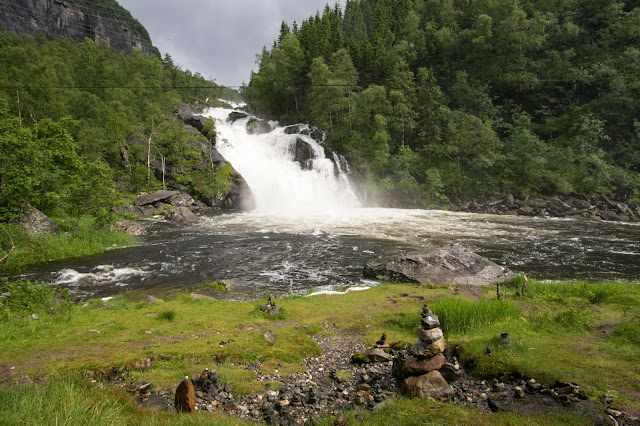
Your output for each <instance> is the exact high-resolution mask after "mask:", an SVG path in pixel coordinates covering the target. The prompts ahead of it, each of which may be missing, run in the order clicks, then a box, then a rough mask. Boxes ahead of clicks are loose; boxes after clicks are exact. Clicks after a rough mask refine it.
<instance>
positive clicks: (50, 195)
mask: <svg viewBox="0 0 640 426" xmlns="http://www.w3.org/2000/svg"><path fill="white" fill-rule="evenodd" d="M0 57H2V58H3V59H2V61H0V152H2V155H0V227H1V228H2V229H1V231H2V232H1V234H2V235H1V236H0V250H1V252H2V254H3V255H4V254H6V253H8V252H9V250H10V249H11V247H12V243H11V238H13V240H14V241H13V243H14V245H15V246H16V250H15V252H14V253H12V255H11V256H10V257H9V258H8V259H7V261H6V262H4V263H2V264H0V273H2V274H12V273H16V272H20V271H21V270H23V269H24V268H25V267H26V266H28V265H32V264H35V263H39V262H43V261H50V260H56V259H60V258H65V257H71V256H80V255H87V254H92V253H97V252H101V251H102V250H104V249H105V248H109V247H112V246H114V245H117V246H120V245H127V244H132V242H133V240H132V239H131V238H129V237H124V236H119V235H117V233H115V232H110V231H107V230H105V229H103V228H104V227H105V225H109V224H111V223H113V222H114V221H116V220H117V219H119V217H118V215H116V214H114V211H113V210H112V207H114V206H117V205H120V204H125V203H127V202H130V201H131V200H132V199H133V197H134V196H135V194H138V193H139V192H140V191H153V190H156V189H160V188H162V187H164V186H166V185H167V184H168V183H169V182H165V180H164V178H165V174H166V177H167V180H168V179H169V178H171V183H172V184H178V185H181V187H182V188H184V190H185V191H189V192H191V193H192V194H193V195H194V196H195V197H196V199H200V200H205V201H206V200H207V199H211V198H214V197H216V196H217V195H218V193H219V192H221V191H222V192H224V191H225V190H228V180H229V174H228V173H226V172H225V173H223V172H220V171H218V170H213V169H212V167H213V165H212V164H211V162H210V161H209V159H206V161H204V160H203V158H202V156H203V153H202V150H203V148H202V147H203V146H211V145H212V144H213V143H214V142H215V137H216V134H215V126H213V122H212V121H210V122H207V123H205V125H204V127H203V131H202V132H201V133H199V132H192V131H191V132H190V131H189V130H188V129H186V128H185V126H184V123H183V122H182V121H180V120H178V119H177V118H176V116H175V114H174V111H175V110H177V109H178V107H179V106H180V105H181V103H183V102H187V103H191V104H194V103H197V100H198V99H200V100H201V102H202V103H201V106H202V107H204V106H207V105H211V106H213V105H219V101H218V98H219V97H225V98H227V99H237V96H238V94H237V93H236V92H233V91H231V90H228V89H226V88H223V87H220V86H218V85H216V84H215V83H213V82H211V81H208V80H206V79H204V78H203V77H202V76H201V75H199V74H197V73H196V74H192V73H191V72H190V71H188V70H187V71H184V70H182V69H180V67H178V66H177V65H175V64H174V63H173V61H172V60H171V57H170V56H168V55H165V57H164V58H163V59H161V58H160V57H159V55H158V56H154V55H145V54H142V53H140V52H135V51H132V52H120V53H116V52H113V51H111V50H110V49H109V47H108V46H107V45H105V44H102V43H94V42H93V41H91V40H88V39H87V40H85V42H83V43H77V42H75V41H73V40H70V39H61V40H58V41H50V40H47V39H46V38H45V37H43V36H37V37H35V38H34V37H30V36H27V35H16V34H14V33H10V32H4V31H0ZM207 98H209V99H211V102H210V103H208V104H207V103H204V101H202V100H204V99H207ZM165 172H166V173H165ZM27 206H33V207H35V208H37V209H38V210H40V211H42V212H44V213H45V214H46V215H48V216H50V217H53V218H54V219H55V220H56V221H57V222H58V224H59V225H61V228H62V231H63V232H62V233H57V234H51V235H47V236H33V235H28V234H25V233H24V232H23V231H22V230H21V229H20V228H19V227H16V226H14V225H13V224H15V222H16V221H17V220H19V218H20V216H21V213H22V212H23V211H24V210H25V208H26V207H27ZM120 216H122V215H120ZM85 219H86V220H85Z"/></svg>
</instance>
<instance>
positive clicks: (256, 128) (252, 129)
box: [247, 118, 271, 135]
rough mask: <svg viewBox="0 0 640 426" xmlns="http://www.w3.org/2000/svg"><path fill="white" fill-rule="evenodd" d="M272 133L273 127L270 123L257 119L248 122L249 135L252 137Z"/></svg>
mask: <svg viewBox="0 0 640 426" xmlns="http://www.w3.org/2000/svg"><path fill="white" fill-rule="evenodd" d="M270 131H271V126H270V125H269V123H267V122H266V121H263V120H258V119H257V118H251V119H250V120H249V121H248V122H247V133H249V134H250V135H262V134H265V133H269V132H270Z"/></svg>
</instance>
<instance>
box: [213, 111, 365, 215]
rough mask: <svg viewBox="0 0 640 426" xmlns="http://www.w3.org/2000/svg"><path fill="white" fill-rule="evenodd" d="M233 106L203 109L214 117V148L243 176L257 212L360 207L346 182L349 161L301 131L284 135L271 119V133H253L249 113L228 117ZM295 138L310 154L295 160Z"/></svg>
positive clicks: (324, 211)
mask: <svg viewBox="0 0 640 426" xmlns="http://www.w3.org/2000/svg"><path fill="white" fill-rule="evenodd" d="M231 112H232V110H231V109H227V108H210V109H208V110H206V111H205V113H204V114H203V115H204V116H206V117H210V118H213V119H214V120H216V131H217V132H218V141H217V144H216V148H217V150H218V151H219V152H220V153H221V154H222V155H223V156H224V157H225V158H226V159H227V160H228V161H229V162H230V163H231V164H232V165H233V167H234V168H235V169H236V170H237V171H238V172H239V173H240V174H241V175H242V177H243V178H244V179H245V180H246V182H247V184H248V185H249V188H250V189H251V191H252V193H253V197H254V201H255V208H256V210H257V211H259V212H263V213H267V214H276V215H281V216H299V215H304V214H331V213H335V212H338V211H342V210H344V209H348V208H353V207H359V206H360V203H359V202H358V198H357V197H356V195H355V193H354V191H353V188H352V186H351V184H350V182H349V177H348V165H347V163H346V161H344V159H343V158H340V157H339V156H338V154H336V153H330V154H331V156H332V158H327V157H326V156H325V152H326V151H325V148H324V147H323V146H322V145H321V144H319V143H318V142H317V141H315V140H314V139H313V138H311V137H310V136H308V135H305V134H299V133H294V134H286V133H285V128H284V127H280V126H277V125H273V124H272V130H271V132H268V133H264V134H259V135H252V134H249V133H248V131H247V124H248V121H249V120H250V119H251V118H250V117H246V118H241V119H239V120H236V121H235V122H230V121H227V118H228V116H229V114H230V113H231ZM296 141H298V144H300V143H303V142H304V143H306V144H308V146H309V147H310V149H311V151H312V157H313V158H312V159H311V160H309V161H307V162H306V164H304V167H303V165H302V164H301V163H300V162H298V161H295V150H296Z"/></svg>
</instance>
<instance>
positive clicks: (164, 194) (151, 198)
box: [133, 189, 179, 206]
mask: <svg viewBox="0 0 640 426" xmlns="http://www.w3.org/2000/svg"><path fill="white" fill-rule="evenodd" d="M178 194H179V192H178V191H167V190H164V189H161V190H160V191H155V192H152V193H150V194H141V195H138V196H137V197H136V198H135V199H134V200H133V204H135V205H136V206H145V205H147V204H153V203H156V202H158V201H164V200H167V199H168V198H170V197H172V196H174V195H178Z"/></svg>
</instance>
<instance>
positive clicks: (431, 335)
mask: <svg viewBox="0 0 640 426" xmlns="http://www.w3.org/2000/svg"><path fill="white" fill-rule="evenodd" d="M442 338H443V334H442V329H441V328H440V327H436V328H432V329H430V330H425V329H424V327H422V325H420V326H418V339H420V340H422V341H423V342H425V343H433V342H435V341H436V340H439V339H442Z"/></svg>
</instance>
